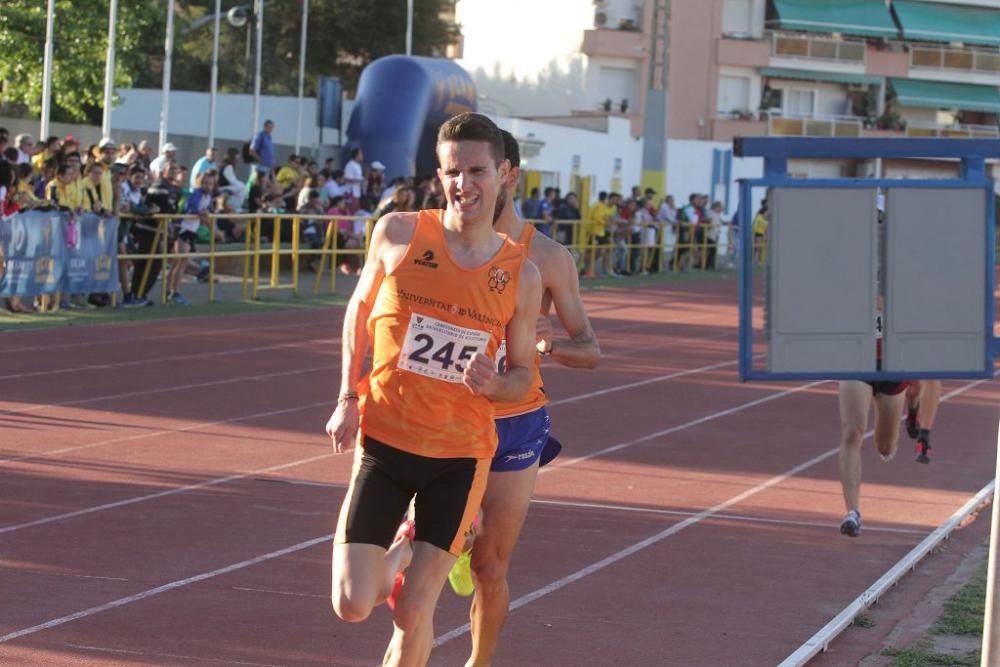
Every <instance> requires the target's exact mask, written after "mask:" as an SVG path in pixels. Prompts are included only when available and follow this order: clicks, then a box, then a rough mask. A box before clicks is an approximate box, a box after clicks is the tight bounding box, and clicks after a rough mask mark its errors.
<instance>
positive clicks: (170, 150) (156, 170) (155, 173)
mask: <svg viewBox="0 0 1000 667" xmlns="http://www.w3.org/2000/svg"><path fill="white" fill-rule="evenodd" d="M176 158H177V146H175V145H173V144H172V143H170V142H169V141H168V142H167V143H165V144H163V147H162V148H160V155H159V156H158V157H157V158H156V159H154V160H153V161H152V162H150V163H149V173H150V175H151V177H152V179H153V180H154V181H155V180H156V179H158V178H159V177H160V172H161V171H163V166H164V165H165V164H167V163H168V162H170V161H172V160H175V159H176Z"/></svg>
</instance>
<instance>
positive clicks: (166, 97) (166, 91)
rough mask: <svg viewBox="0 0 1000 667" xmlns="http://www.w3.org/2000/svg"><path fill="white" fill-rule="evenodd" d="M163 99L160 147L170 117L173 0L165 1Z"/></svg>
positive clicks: (163, 142) (165, 137)
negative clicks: (165, 37)
mask: <svg viewBox="0 0 1000 667" xmlns="http://www.w3.org/2000/svg"><path fill="white" fill-rule="evenodd" d="M163 50H164V57H163V99H162V100H161V101H160V147H162V146H163V144H165V143H167V120H168V119H169V117H170V61H171V58H173V53H174V0H168V2H167V40H166V44H165V45H164V47H163Z"/></svg>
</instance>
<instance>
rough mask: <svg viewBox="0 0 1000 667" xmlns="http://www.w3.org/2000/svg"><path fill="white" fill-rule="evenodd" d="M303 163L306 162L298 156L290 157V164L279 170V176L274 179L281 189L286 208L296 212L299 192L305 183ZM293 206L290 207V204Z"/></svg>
mask: <svg viewBox="0 0 1000 667" xmlns="http://www.w3.org/2000/svg"><path fill="white" fill-rule="evenodd" d="M302 162H304V160H303V159H302V158H301V157H299V156H298V155H289V156H288V164H286V165H285V166H284V167H282V168H281V169H279V170H278V175H277V176H275V177H274V182H275V183H277V184H278V185H279V186H280V187H281V196H282V197H284V198H285V202H286V208H287V209H288V210H290V211H294V210H295V208H296V207H295V204H296V203H297V201H298V197H299V190H301V189H302V183H303V182H304V180H305V179H304V176H303V171H304V170H303V169H302ZM289 202H290V203H291V206H288V203H289Z"/></svg>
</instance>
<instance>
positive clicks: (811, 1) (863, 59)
mask: <svg viewBox="0 0 1000 667" xmlns="http://www.w3.org/2000/svg"><path fill="white" fill-rule="evenodd" d="M671 10H672V11H671V29H670V61H671V63H672V64H673V65H674V67H672V68H671V71H670V86H669V88H670V104H669V118H670V123H669V136H670V137H671V138H697V139H710V140H715V141H726V140H729V139H731V138H732V137H734V136H737V135H770V136H847V137H858V136H950V137H997V136H1000V125H998V120H1000V0H948V1H944V0H933V1H930V0H709V1H707V2H697V3H695V2H690V3H689V2H683V1H681V2H674V3H672V5H671ZM678 62H685V63H689V64H688V66H686V67H685V66H680V67H678V66H677V63H678ZM699 65H700V66H699ZM898 167H899V165H893V164H892V163H888V164H886V165H884V167H883V172H884V173H885V175H887V176H892V175H893V171H894V169H896V170H897V171H898V169H897V168H898ZM924 167H925V172H926V173H927V174H928V175H934V174H944V173H947V172H948V171H950V170H951V169H952V168H953V167H952V165H942V164H940V163H928V164H927V165H924ZM906 168H907V169H908V170H909V172H908V173H913V172H912V170H913V163H912V162H911V163H907V165H906ZM862 169H870V165H857V164H851V163H828V164H820V163H810V164H809V165H807V166H804V167H802V173H803V174H804V175H805V174H808V175H811V176H819V175H826V176H836V175H855V172H857V171H859V170H862Z"/></svg>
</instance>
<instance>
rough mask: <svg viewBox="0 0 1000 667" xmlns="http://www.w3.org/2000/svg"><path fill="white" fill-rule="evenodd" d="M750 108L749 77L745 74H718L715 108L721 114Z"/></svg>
mask: <svg viewBox="0 0 1000 667" xmlns="http://www.w3.org/2000/svg"><path fill="white" fill-rule="evenodd" d="M749 109H750V79H749V78H747V77H745V76H725V75H723V76H720V77H719V101H718V103H717V104H716V110H717V111H718V112H719V113H720V114H722V115H728V114H731V113H733V112H738V111H747V110H749Z"/></svg>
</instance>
